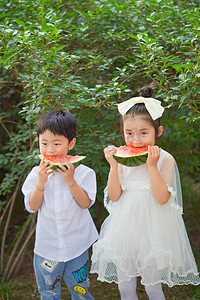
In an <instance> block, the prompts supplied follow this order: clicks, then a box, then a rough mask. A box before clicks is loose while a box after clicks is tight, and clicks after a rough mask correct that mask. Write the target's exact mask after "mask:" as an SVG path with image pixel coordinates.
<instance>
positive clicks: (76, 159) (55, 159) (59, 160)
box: [39, 154, 86, 169]
mask: <svg viewBox="0 0 200 300" xmlns="http://www.w3.org/2000/svg"><path fill="white" fill-rule="evenodd" d="M39 158H40V159H42V158H44V159H45V161H49V163H50V164H52V165H54V166H53V169H57V168H58V167H59V166H58V165H59V164H63V165H64V166H65V167H66V165H65V160H66V159H67V160H68V161H69V162H71V163H72V164H73V165H74V166H75V167H77V166H78V165H80V163H81V161H82V160H83V159H85V158H86V156H80V155H75V156H71V155H67V156H47V155H42V154H40V155H39Z"/></svg>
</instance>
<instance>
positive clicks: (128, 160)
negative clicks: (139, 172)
mask: <svg viewBox="0 0 200 300" xmlns="http://www.w3.org/2000/svg"><path fill="white" fill-rule="evenodd" d="M113 157H114V158H115V160H116V161H117V162H118V163H119V164H122V165H124V166H126V167H138V166H141V165H143V164H145V163H146V160H147V157H148V152H146V153H144V154H141V155H134V156H126V157H122V156H120V155H117V154H114V155H113Z"/></svg>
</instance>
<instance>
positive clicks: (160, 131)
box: [156, 126, 163, 137]
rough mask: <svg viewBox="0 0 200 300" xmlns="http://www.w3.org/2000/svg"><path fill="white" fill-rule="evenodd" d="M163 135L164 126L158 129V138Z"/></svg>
mask: <svg viewBox="0 0 200 300" xmlns="http://www.w3.org/2000/svg"><path fill="white" fill-rule="evenodd" d="M162 133H163V126H159V127H158V134H157V136H156V137H160V136H161V135H162Z"/></svg>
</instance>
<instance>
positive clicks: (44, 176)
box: [29, 159, 54, 211]
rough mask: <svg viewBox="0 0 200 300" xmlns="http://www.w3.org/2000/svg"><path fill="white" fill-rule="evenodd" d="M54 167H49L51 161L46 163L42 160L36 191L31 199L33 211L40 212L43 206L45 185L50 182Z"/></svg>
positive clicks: (30, 203)
mask: <svg viewBox="0 0 200 300" xmlns="http://www.w3.org/2000/svg"><path fill="white" fill-rule="evenodd" d="M51 167H52V165H49V161H47V162H46V163H44V159H42V160H41V162H40V165H39V169H38V181H37V184H36V186H35V190H34V191H33V193H32V195H31V196H30V199H29V205H30V209H31V210H33V211H38V209H39V208H40V206H41V204H42V200H43V195H44V185H45V183H46V182H47V180H48V176H49V175H50V174H52V173H54V171H53V170H52V171H50V169H51Z"/></svg>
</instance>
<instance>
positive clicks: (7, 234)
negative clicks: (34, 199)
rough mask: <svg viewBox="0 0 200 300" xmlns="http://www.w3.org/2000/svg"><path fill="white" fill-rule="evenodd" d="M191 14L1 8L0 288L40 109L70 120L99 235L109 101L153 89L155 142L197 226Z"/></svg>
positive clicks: (99, 5) (20, 245) (149, 5)
mask: <svg viewBox="0 0 200 300" xmlns="http://www.w3.org/2000/svg"><path fill="white" fill-rule="evenodd" d="M199 6H200V4H199V1H192V0H191V1H180V0H179V1H170V0H166V1H162V0H160V1H159V0H151V1H142V0H140V1H139V0H138V1H136V0H123V1H122V0H115V1H113V0H96V1H95V0H87V1H83V0H80V1H70V0H69V1H64V0H35V1H32V0H23V1H20V0H13V1H11V0H6V1H5V0H2V1H1V6H0V27H1V28H0V29H1V30H0V63H1V65H0V91H1V100H0V105H1V112H0V124H1V133H0V145H1V152H0V165H1V173H0V180H1V184H0V210H1V228H2V230H1V270H2V274H1V275H2V280H9V279H10V278H11V277H12V276H13V275H15V274H17V272H18V271H19V268H20V266H21V263H22V262H23V257H24V255H26V253H27V249H28V247H29V243H30V242H31V240H32V238H33V233H34V228H35V216H30V215H28V214H27V213H26V212H25V211H24V206H23V197H22V194H21V186H22V184H23V181H24V179H25V177H26V176H27V174H28V172H29V171H30V170H31V168H32V167H33V166H34V165H36V164H38V162H39V161H38V159H37V155H38V149H37V139H36V134H35V125H36V122H37V119H38V116H39V115H40V114H42V113H44V112H46V111H49V110H53V109H63V110H70V111H71V112H72V113H73V114H74V115H75V116H76V117H77V119H78V125H79V128H78V135H77V145H76V148H75V151H76V153H78V154H83V155H87V161H86V164H87V165H88V166H89V167H91V168H93V169H94V170H95V171H96V173H97V180H98V195H97V202H96V204H95V206H94V207H93V208H92V209H91V213H92V215H93V217H94V220H95V223H96V224H97V227H98V228H99V227H100V225H101V223H102V221H103V219H104V218H105V216H106V212H105V210H104V208H103V205H102V201H103V189H104V187H105V185H106V181H107V174H108V165H107V163H106V161H105V160H104V157H103V148H104V147H105V146H107V145H109V144H115V145H117V146H119V145H121V144H123V140H122V138H121V135H120V130H119V115H118V113H117V109H116V103H118V102H121V101H124V100H126V99H128V98H130V97H132V96H133V94H134V93H135V91H136V90H137V89H138V88H139V87H142V86H144V85H145V84H150V83H152V82H154V84H155V94H154V96H155V97H156V98H158V99H160V100H162V102H163V105H164V106H165V107H166V110H165V114H164V117H163V121H162V122H163V126H164V134H163V136H162V138H161V139H160V140H159V141H158V144H159V145H160V146H162V147H163V148H164V149H166V150H167V151H169V152H170V153H172V155H174V157H175V158H176V160H177V162H178V165H179V169H180V173H181V178H182V185H183V194H184V199H185V200H184V201H185V203H184V204H185V209H188V211H189V212H190V213H192V215H193V216H194V220H195V223H194V224H195V225H194V226H199V221H198V220H199V213H198V211H199V179H200V178H199V169H200V163H199V161H200V160H199V158H200V145H199V118H200V117H199V116H200V115H199V112H200V111H199V103H200V84H199V78H200V67H199V57H200V38H199V37H200V22H199V8H200V7H199ZM72 154H73V153H72ZM187 226H193V225H191V224H190V223H188V225H187ZM11 236H12V237H13V236H14V240H13V239H12V240H11ZM195 254H196V256H197V260H198V263H199V258H200V254H199V252H198V251H195Z"/></svg>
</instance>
